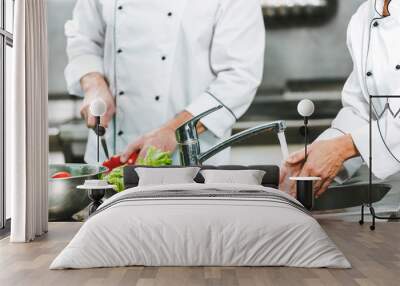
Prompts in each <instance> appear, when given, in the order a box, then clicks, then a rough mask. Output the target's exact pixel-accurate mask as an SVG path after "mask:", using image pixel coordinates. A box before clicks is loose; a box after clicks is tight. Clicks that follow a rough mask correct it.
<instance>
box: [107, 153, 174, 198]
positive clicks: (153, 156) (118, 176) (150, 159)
mask: <svg viewBox="0 0 400 286" xmlns="http://www.w3.org/2000/svg"><path fill="white" fill-rule="evenodd" d="M171 164H172V156H171V153H170V152H163V151H161V150H159V149H157V148H155V147H150V148H149V149H148V150H147V154H146V156H145V157H144V158H143V159H138V160H137V161H136V165H142V166H151V167H161V166H169V165H171ZM124 167H125V166H121V167H119V168H115V169H114V170H112V171H111V172H110V173H108V174H107V175H105V176H104V177H103V180H107V182H108V183H109V184H110V185H113V186H115V190H116V191H117V192H118V193H120V192H122V191H124V190H125V186H124V171H123V169H124Z"/></svg>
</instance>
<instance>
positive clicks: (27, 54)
mask: <svg viewBox="0 0 400 286" xmlns="http://www.w3.org/2000/svg"><path fill="white" fill-rule="evenodd" d="M46 17H47V16H46V0H18V1H15V20H14V21H15V22H14V49H13V53H14V54H13V56H14V71H13V92H12V96H11V98H10V99H9V103H8V104H7V105H8V108H7V111H6V120H7V128H6V129H7V130H6V136H7V137H6V138H7V139H6V144H7V145H6V150H7V154H6V162H7V166H8V168H7V171H6V172H7V173H6V178H7V183H6V187H7V188H10V189H11V237H10V240H11V241H12V242H28V241H31V240H33V239H35V237H37V236H40V235H42V234H43V233H45V232H47V226H48V203H47V188H48V185H47V169H48V134H47V128H48V127H47V95H48V92H47V83H48V82H47V77H48V74H47V18H46Z"/></svg>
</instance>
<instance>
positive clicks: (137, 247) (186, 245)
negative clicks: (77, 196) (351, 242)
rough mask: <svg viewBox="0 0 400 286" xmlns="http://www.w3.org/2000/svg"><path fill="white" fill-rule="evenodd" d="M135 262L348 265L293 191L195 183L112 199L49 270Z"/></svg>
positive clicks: (139, 190)
mask: <svg viewBox="0 0 400 286" xmlns="http://www.w3.org/2000/svg"><path fill="white" fill-rule="evenodd" d="M134 265H144V266H291V267H310V268H311V267H312V268H314V267H330V268H349V267H350V263H349V262H348V261H347V259H346V258H345V257H344V255H343V254H342V252H341V251H340V250H338V249H337V247H336V246H335V244H334V243H333V242H332V241H331V240H330V238H329V237H328V236H327V234H326V233H325V232H324V230H323V229H322V228H321V226H320V225H319V224H318V222H317V221H316V220H315V219H314V218H313V217H312V216H311V215H310V214H309V213H308V212H307V211H306V210H305V209H304V208H302V207H301V205H300V203H298V202H297V201H296V200H294V199H293V198H291V197H290V196H288V195H286V194H284V193H282V192H280V191H278V190H276V189H273V188H268V187H263V186H254V185H238V184H235V185H233V184H197V183H193V184H179V185H166V186H147V187H135V188H132V189H129V190H126V191H124V192H122V193H120V194H118V195H116V196H114V197H112V198H110V199H109V200H107V201H106V202H104V203H103V205H102V206H101V207H100V208H99V210H98V212H97V213H96V214H95V215H93V216H92V217H91V218H90V219H89V220H88V221H87V222H86V223H85V224H84V225H83V226H82V227H81V229H80V231H79V232H78V233H77V234H76V236H75V237H74V238H73V240H72V241H71V242H70V243H69V244H68V246H67V247H66V248H65V249H64V250H63V251H62V252H61V254H60V255H59V256H58V257H57V258H56V259H55V260H54V261H53V263H52V264H51V266H50V269H65V268H93V267H120V266H134Z"/></svg>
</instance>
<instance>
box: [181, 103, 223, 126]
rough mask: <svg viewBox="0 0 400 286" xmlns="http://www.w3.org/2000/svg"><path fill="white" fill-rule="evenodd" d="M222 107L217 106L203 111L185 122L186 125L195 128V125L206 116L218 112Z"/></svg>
mask: <svg viewBox="0 0 400 286" xmlns="http://www.w3.org/2000/svg"><path fill="white" fill-rule="evenodd" d="M222 107H223V106H222V105H218V106H216V107H214V108H211V109H209V110H207V111H204V112H203V113H200V114H199V115H197V116H196V117H193V118H192V119H191V120H189V121H188V122H186V124H193V125H194V126H197V123H199V121H200V120H201V119H202V118H203V117H206V116H207V115H209V114H211V113H214V112H215V111H217V110H220V109H221V108H222Z"/></svg>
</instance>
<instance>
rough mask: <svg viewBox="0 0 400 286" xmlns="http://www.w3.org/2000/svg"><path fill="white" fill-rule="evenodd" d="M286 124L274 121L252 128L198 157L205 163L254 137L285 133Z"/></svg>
mask: <svg viewBox="0 0 400 286" xmlns="http://www.w3.org/2000/svg"><path fill="white" fill-rule="evenodd" d="M286 127H287V126H286V122H285V121H274V122H270V123H265V124H262V125H259V126H256V127H254V128H250V129H247V130H244V131H242V132H240V133H237V134H235V135H233V136H232V137H230V138H229V139H227V140H226V141H224V142H221V143H220V144H217V145H216V146H214V147H212V148H211V149H210V150H208V151H206V152H204V153H203V154H200V155H199V157H198V161H199V163H200V164H201V163H203V162H204V161H206V160H208V159H210V158H211V157H213V156H215V155H216V154H218V153H219V152H221V151H222V150H224V149H226V148H228V147H230V146H232V145H234V144H236V143H238V142H241V141H243V140H245V139H247V138H250V137H253V136H255V135H258V134H261V133H263V132H268V131H273V132H275V133H281V132H284V131H285V129H286Z"/></svg>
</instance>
